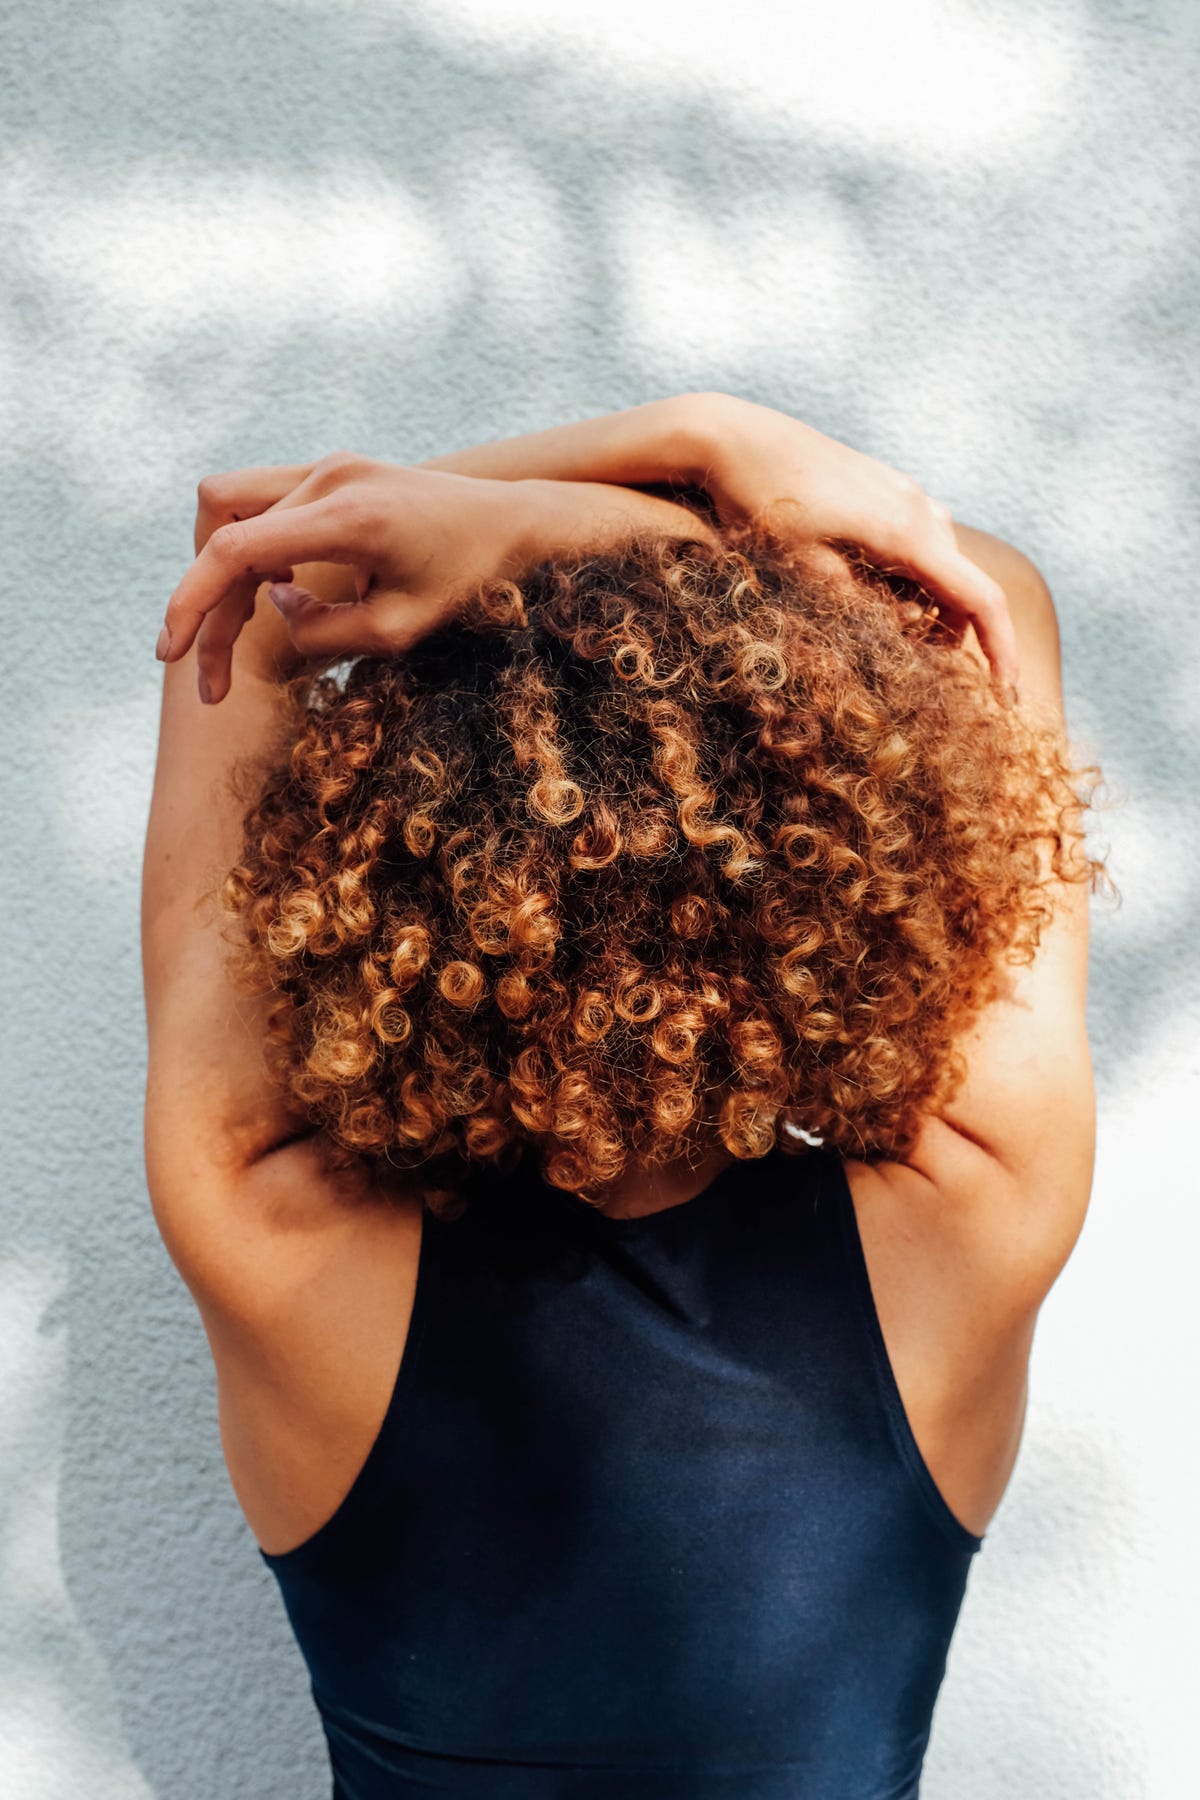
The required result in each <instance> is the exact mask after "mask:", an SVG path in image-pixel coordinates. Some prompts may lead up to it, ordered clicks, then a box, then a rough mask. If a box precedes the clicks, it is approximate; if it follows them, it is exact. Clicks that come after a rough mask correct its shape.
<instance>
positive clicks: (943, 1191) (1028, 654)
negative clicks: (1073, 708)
mask: <svg viewBox="0 0 1200 1800" xmlns="http://www.w3.org/2000/svg"><path fill="white" fill-rule="evenodd" d="M956 530H957V532H958V536H959V539H960V541H961V542H962V543H963V545H964V548H966V549H967V550H968V551H969V553H970V555H971V556H973V557H974V558H976V559H977V560H978V561H979V563H980V564H981V566H983V567H985V568H987V569H989V570H990V572H991V573H992V574H993V575H994V577H995V578H996V579H997V580H998V581H1001V582H1003V584H1004V586H1005V589H1006V592H1007V594H1008V598H1009V603H1010V606H1011V610H1012V617H1013V621H1014V624H1015V628H1016V632H1017V638H1018V643H1019V648H1020V657H1021V667H1022V702H1023V704H1024V705H1026V706H1027V707H1028V708H1029V709H1030V710H1031V712H1032V713H1033V714H1034V715H1035V716H1036V718H1037V719H1038V721H1039V722H1040V723H1043V724H1046V725H1050V726H1053V727H1055V728H1057V729H1058V730H1059V732H1060V734H1061V735H1062V738H1063V740H1064V741H1065V738H1066V717H1065V710H1064V705H1063V690H1062V658H1061V649H1060V642H1059V630H1058V620H1057V616H1056V613H1055V608H1054V602H1053V599H1052V597H1051V595H1050V591H1049V589H1048V587H1047V585H1046V583H1045V581H1044V580H1043V579H1042V576H1041V575H1040V573H1039V572H1038V570H1037V569H1036V567H1035V566H1034V565H1033V563H1031V562H1030V561H1029V559H1028V558H1027V557H1025V556H1023V555H1022V554H1021V552H1020V551H1018V550H1015V549H1014V548H1013V547H1012V546H1011V545H1009V544H1006V543H1004V542H1003V541H1002V540H1001V539H998V538H995V537H992V536H991V535H990V534H988V533H986V532H982V531H978V530H975V529H973V528H971V527H969V526H958V527H956ZM965 648H966V649H967V650H968V652H969V653H971V654H973V655H975V656H976V657H977V658H978V657H979V656H980V652H979V649H978V645H977V644H974V643H973V642H972V640H971V639H970V637H968V639H967V641H966V644H965ZM1041 876H1042V880H1043V882H1044V883H1045V892H1046V895H1047V898H1048V899H1050V900H1051V902H1052V904H1053V909H1054V910H1053V917H1052V919H1051V921H1050V922H1049V923H1048V924H1047V925H1045V926H1043V928H1042V931H1041V936H1040V941H1039V944H1038V947H1037V951H1036V953H1035V956H1034V960H1033V962H1032V964H1027V965H1026V964H1022V965H1011V964H1009V965H1006V969H1005V979H1006V988H1005V991H1004V992H1003V993H1002V994H1001V996H1000V997H999V998H997V999H996V1000H994V1001H993V1002H992V1003H991V1004H990V1005H989V1006H988V1007H987V1008H986V1009H985V1010H984V1012H983V1013H982V1014H981V1015H980V1017H979V1018H978V1019H977V1020H976V1021H975V1022H974V1024H973V1025H972V1027H971V1029H970V1030H969V1031H968V1032H967V1034H966V1036H965V1038H964V1039H963V1041H962V1043H961V1044H960V1045H959V1046H958V1048H959V1049H960V1050H961V1051H962V1054H963V1057H964V1061H965V1063H966V1069H967V1073H966V1078H965V1080H964V1081H963V1083H962V1085H961V1086H960V1088H959V1089H958V1091H957V1093H956V1094H955V1095H954V1097H953V1099H952V1100H951V1101H950V1102H949V1103H948V1104H946V1105H945V1106H944V1107H943V1108H942V1109H941V1110H940V1112H939V1113H938V1114H937V1115H936V1116H932V1117H930V1118H929V1119H928V1120H927V1121H926V1122H925V1124H924V1126H923V1128H922V1131H921V1133H920V1135H919V1137H918V1139H917V1142H916V1145H915V1146H914V1148H913V1150H912V1153H911V1154H910V1156H909V1158H908V1159H907V1162H906V1164H905V1165H904V1168H905V1170H907V1171H911V1172H915V1174H916V1175H917V1176H919V1177H921V1178H923V1180H924V1182H925V1184H926V1185H927V1186H928V1187H929V1188H930V1189H931V1190H932V1191H934V1192H936V1193H938V1194H940V1195H942V1196H943V1197H946V1196H948V1197H949V1198H950V1200H951V1201H952V1214H953V1217H954V1221H955V1230H956V1231H961V1232H962V1234H963V1237H964V1240H965V1241H969V1242H971V1243H972V1244H974V1245H975V1247H976V1250H977V1251H978V1253H979V1255H980V1257H981V1258H982V1261H983V1264H984V1266H985V1267H986V1269H987V1271H988V1280H989V1282H992V1283H993V1284H994V1283H996V1282H1000V1283H1001V1285H1003V1281H1004V1276H1003V1271H1004V1270H1007V1271H1008V1278H1007V1279H1008V1282H1009V1285H1008V1287H1007V1289H1006V1291H1007V1292H1008V1293H1009V1294H1010V1295H1011V1296H1015V1297H1016V1302H1017V1304H1026V1305H1027V1306H1028V1307H1033V1306H1035V1305H1036V1303H1037V1302H1038V1301H1040V1299H1041V1298H1042V1296H1043V1294H1044V1293H1045V1291H1046V1290H1047V1288H1048V1287H1049V1286H1050V1285H1051V1283H1052V1281H1053V1280H1054V1278H1055V1277H1056V1275H1057V1274H1058V1272H1059V1270H1060V1269H1061V1268H1062V1266H1063V1264H1064V1263H1065V1262H1066V1260H1067V1257H1068V1256H1069V1254H1070V1252H1071V1249H1072V1247H1073V1246H1074V1244H1075V1241H1076V1239H1077V1238H1078V1235H1079V1232H1080V1230H1081V1228H1082V1225H1083V1220H1084V1216H1085V1213H1086V1209H1087V1204H1088V1199H1089V1196H1090V1192H1091V1184H1092V1174H1093V1165H1094V1158H1095V1141H1096V1138H1095V1133H1096V1113H1095V1088H1094V1080H1093V1069H1092V1060H1091V1052H1090V1046H1089V1042H1088V1034H1087V988H1088V943H1089V893H1090V888H1089V884H1088V882H1087V881H1083V880H1076V881H1068V880H1063V879H1060V878H1058V877H1056V876H1055V875H1054V873H1053V870H1052V868H1051V865H1050V846H1049V843H1048V841H1047V840H1043V843H1042V865H1041ZM939 1218H940V1219H941V1220H942V1222H941V1223H940V1224H939V1226H938V1230H939V1232H944V1231H945V1229H946V1224H945V1216H944V1215H942V1214H941V1213H939ZM1022 1296H1024V1302H1022V1299H1021V1297H1022Z"/></svg>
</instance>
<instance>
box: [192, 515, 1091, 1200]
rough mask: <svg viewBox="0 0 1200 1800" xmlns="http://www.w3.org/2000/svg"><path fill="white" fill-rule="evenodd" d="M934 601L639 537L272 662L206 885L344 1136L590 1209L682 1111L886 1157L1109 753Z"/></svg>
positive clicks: (736, 549) (921, 1105) (1062, 853)
mask: <svg viewBox="0 0 1200 1800" xmlns="http://www.w3.org/2000/svg"><path fill="white" fill-rule="evenodd" d="M922 599H923V596H921V595H920V593H919V590H917V589H916V588H914V587H912V586H910V585H908V584H904V583H902V582H899V581H897V580H895V579H887V578H885V577H883V576H881V575H877V574H872V573H871V572H869V571H866V570H864V569H859V570H857V571H856V572H855V574H854V575H853V577H852V578H850V577H848V578H847V579H844V580H842V579H838V578H835V577H834V576H832V575H830V574H829V573H828V572H825V570H824V569H822V571H821V572H818V569H817V568H816V566H815V565H813V564H811V563H810V562H807V561H806V560H805V559H804V558H803V557H800V556H797V555H795V554H790V553H789V552H787V551H786V550H785V549H784V548H783V547H782V546H781V545H780V544H779V543H778V542H776V541H774V540H773V539H772V538H771V537H769V536H768V535H767V534H766V532H765V531H763V530H762V529H759V530H754V531H751V530H746V531H743V532H740V533H733V534H728V535H727V537H726V540H725V542H724V543H723V544H722V545H721V546H719V547H715V546H712V545H709V544H706V543H703V542H700V541H687V542H680V541H679V540H670V539H659V538H651V537H646V536H643V537H639V538H635V539H632V540H631V541H630V542H629V543H628V545H626V546H625V547H624V548H622V549H620V550H618V551H616V552H612V553H610V552H606V553H604V554H603V555H595V556H591V557H585V556H578V557H575V558H574V559H573V560H571V561H556V562H553V563H545V564H543V565H542V566H541V567H540V568H538V569H537V570H535V571H534V572H533V573H532V574H531V575H530V576H529V577H528V578H526V579H525V580H523V581H522V582H521V584H520V585H519V586H518V585H515V584H513V583H511V582H496V583H494V584H491V585H489V586H487V587H485V588H483V589H482V590H481V591H479V592H478V593H477V594H476V595H474V596H473V597H472V598H471V599H470V601H469V602H468V603H467V604H466V606H465V607H464V609H463V610H462V611H461V612H460V613H459V615H458V616H457V617H456V618H455V619H454V621H453V623H452V624H450V625H449V626H447V627H446V628H445V629H443V630H441V631H439V632H437V633H436V634H435V635H432V636H430V637H427V638H426V639H424V640H423V641H422V642H421V643H420V644H418V645H417V646H416V648H415V649H413V650H411V651H408V652H406V653H405V654H404V655H403V656H401V657H397V658H395V659H385V658H377V657H360V658H359V659H358V660H356V661H354V662H352V663H350V664H348V665H346V666H345V668H344V669H343V670H342V672H341V673H340V674H338V673H331V672H329V671H328V670H326V671H325V672H323V673H321V674H318V675H308V676H302V677H297V678H296V679H295V680H293V681H292V682H291V683H289V684H288V685H287V688H286V689H285V693H284V697H285V700H286V705H287V717H286V735H285V737H284V738H283V739H282V740H281V743H280V747H279V750H278V753H277V755H276V756H275V757H274V759H273V760H272V761H271V762H270V764H269V766H267V767H265V768H264V767H263V766H261V765H259V766H258V767H256V768H255V769H253V770H249V769H248V770H245V771H243V778H244V779H248V780H249V783H250V785H249V786H248V787H247V788H246V790H245V795H246V797H247V798H248V799H249V800H250V802H251V803H250V804H249V808H248V811H247V813H246V818H245V832H244V843H243V848H242V855H241V858H240V860H239V861H238V863H237V865H236V866H235V867H234V868H233V869H232V870H230V872H229V874H228V875H227V877H226V879H225V881H224V884H223V887H222V890H221V899H222V904H223V906H224V908H225V909H226V911H227V913H228V914H230V915H232V917H233V918H234V920H235V921H236V931H235V933H234V935H233V938H232V941H231V964H230V967H231V973H232V974H233V976H234V978H235V980H236V981H237V982H238V983H239V985H241V986H242V987H244V988H245V989H247V990H248V991H255V992H269V993H270V994H272V995H273V1002H272V1005H271V1007H270V1009H269V1010H270V1018H269V1037H268V1054H269V1057H270V1060H271V1064H272V1067H273V1069H274V1072H275V1074H276V1077H277V1079H278V1081H279V1082H280V1084H281V1087H282V1088H283V1090H284V1091H285V1092H286V1094H287V1095H288V1097H289V1098H290V1099H291V1101H292V1102H293V1103H294V1104H295V1105H296V1106H298V1107H299V1108H300V1109H302V1110H303V1111H304V1112H305V1113H306V1114H307V1115H308V1117H309V1118H310V1119H311V1121H312V1122H313V1124H314V1126H317V1127H319V1128H321V1130H322V1134H323V1137H324V1138H325V1139H326V1141H327V1143H328V1144H329V1145H330V1146H331V1147H332V1153H333V1157H334V1161H335V1162H340V1163H341V1165H342V1166H344V1167H349V1166H351V1165H354V1166H357V1167H361V1166H362V1165H363V1164H364V1162H365V1164H366V1165H367V1166H368V1167H369V1169H370V1170H371V1172H372V1173H373V1174H374V1175H375V1176H377V1177H378V1178H379V1179H380V1181H381V1182H384V1183H386V1184H391V1183H394V1182H395V1180H396V1177H397V1173H398V1172H405V1171H411V1172H412V1179H411V1180H410V1183H409V1185H410V1186H416V1187H417V1188H419V1189H420V1190H421V1191H423V1192H424V1193H425V1196H426V1199H427V1201H428V1203H429V1204H430V1205H431V1206H432V1207H433V1208H434V1209H435V1210H437V1211H443V1212H446V1213H452V1212H453V1211H454V1210H456V1208H457V1207H459V1206H460V1205H461V1204H462V1195H463V1193H465V1192H466V1191H467V1189H468V1187H469V1185H470V1180H471V1178H472V1177H473V1175H474V1174H476V1173H485V1172H486V1170H487V1169H488V1168H489V1167H492V1168H495V1169H500V1170H508V1169H510V1168H512V1167H513V1166H514V1165H515V1163H516V1162H517V1161H519V1160H520V1158H521V1156H522V1154H523V1153H524V1152H525V1151H527V1150H532V1151H533V1152H534V1154H535V1155H536V1157H537V1159H538V1163H539V1166H540V1168H541V1170H542V1173H543V1175H544V1177H545V1179H546V1180H547V1181H548V1182H549V1183H550V1184H551V1185H553V1186H557V1187H560V1188H565V1189H568V1190H570V1191H573V1192H575V1193H578V1194H580V1195H583V1196H585V1197H594V1196H595V1195H596V1194H597V1193H598V1191H599V1190H600V1189H601V1188H602V1187H604V1186H605V1185H606V1184H608V1183H610V1182H612V1181H614V1180H616V1178H617V1177H619V1176H620V1175H621V1173H622V1171H623V1170H624V1168H625V1166H626V1162H627V1159H630V1158H634V1159H637V1160H638V1161H642V1162H646V1163H650V1164H659V1163H664V1162H670V1161H674V1160H677V1159H680V1158H683V1157H685V1156H687V1155H688V1154H689V1149H690V1147H691V1146H692V1145H693V1144H694V1143H695V1142H696V1141H697V1140H698V1138H699V1137H700V1136H701V1135H703V1134H705V1133H707V1134H709V1135H710V1136H711V1134H712V1133H714V1132H715V1134H716V1135H717V1136H718V1137H719V1139H720V1141H721V1142H722V1143H723V1144H724V1146H725V1147H726V1149H727V1150H728V1151H729V1152H731V1153H732V1154H733V1155H734V1156H735V1157H739V1158H750V1157H757V1156H761V1155H762V1154H763V1153H764V1152H765V1151H766V1150H768V1149H769V1148H771V1147H772V1146H773V1145H775V1144H777V1143H778V1144H779V1145H780V1146H781V1147H785V1148H788V1149H793V1150H796V1151H797V1152H798V1153H801V1154H802V1153H803V1152H804V1148H805V1144H804V1141H803V1140H801V1141H799V1142H797V1140H796V1138H795V1137H794V1136H793V1135H792V1133H793V1131H794V1130H795V1129H796V1128H800V1129H802V1130H803V1131H805V1132H807V1133H808V1134H809V1136H810V1138H811V1137H816V1138H819V1139H820V1140H822V1141H823V1142H824V1143H825V1144H826V1145H828V1146H830V1147H832V1148H833V1149H835V1150H838V1151H841V1152H843V1153H844V1154H846V1155H852V1156H856V1157H873V1156H886V1157H897V1156H902V1155H904V1154H905V1153H906V1151H907V1150H908V1149H909V1148H911V1145H912V1143H913V1140H914V1138H915V1135H916V1132H917V1129H918V1127H919V1124H920V1120H921V1115H922V1114H924V1113H927V1112H928V1111H929V1110H931V1109H932V1108H934V1107H936V1106H937V1105H938V1104H939V1103H941V1102H944V1101H945V1100H946V1099H947V1098H948V1097H949V1096H950V1095H951V1094H952V1093H953V1091H954V1090H955V1088H956V1087H957V1086H958V1084H959V1082H960V1081H961V1079H962V1077H963V1075H964V1073H965V1069H964V1067H963V1064H962V1060H961V1057H960V1056H958V1055H957V1054H956V1053H955V1051H954V1044H955V1040H956V1039H958V1038H959V1036H960V1034H961V1033H962V1032H963V1031H964V1029H965V1028H966V1027H967V1026H968V1025H969V1023H970V1021H971V1019H972V1018H973V1017H974V1016H975V1014H976V1013H977V1012H978V1011H979V1010H980V1008H981V1007H982V1006H984V1005H985V1004H986V1003H987V1002H988V1001H989V1000H990V999H992V998H993V997H994V996H995V994H996V992H997V991H998V985H997V983H998V973H999V965H1000V961H1001V959H1002V958H1007V960H1009V961H1012V962H1025V963H1028V962H1029V961H1031V960H1032V957H1033V953H1034V951H1035V949H1036V946H1037V943H1038V939H1039V934H1040V931H1041V928H1042V926H1043V924H1044V923H1045V922H1046V921H1047V920H1048V919H1049V917H1050V913H1051V906H1050V902H1049V900H1048V898H1047V895H1046V892H1045V890H1044V877H1040V876H1039V866H1040V863H1039V852H1038V840H1039V837H1043V838H1044V837H1048V838H1049V839H1050V840H1051V842H1052V844H1053V867H1054V871H1055V873H1056V874H1057V875H1058V876H1059V877H1060V878H1064V879H1070V880H1072V881H1087V882H1089V883H1090V885H1091V886H1092V887H1093V888H1094V887H1095V886H1096V884H1097V880H1098V878H1099V876H1100V874H1101V873H1102V872H1103V868H1104V865H1103V863H1101V862H1099V861H1097V860H1096V859H1094V858H1091V857H1089V856H1087V855H1086V853H1084V852H1083V850H1082V848H1081V846H1082V841H1083V831H1082V826H1081V823H1080V821H1081V818H1082V813H1083V808H1084V806H1085V805H1086V804H1087V801H1086V799H1084V798H1083V797H1081V795H1080V794H1079V792H1078V791H1077V788H1076V785H1075V784H1076V782H1077V780H1078V778H1079V776H1080V775H1082V774H1090V775H1096V776H1098V775H1099V770H1098V769H1097V768H1096V767H1095V765H1094V764H1092V765H1088V767H1087V768H1086V769H1085V770H1076V769H1073V768H1072V766H1071V764H1070V761H1069V760H1068V757H1069V746H1068V745H1067V743H1066V742H1065V740H1064V739H1063V737H1062V734H1061V731H1055V730H1053V729H1051V728H1049V727H1048V726H1046V725H1045V724H1039V723H1035V721H1034V720H1033V719H1032V717H1031V716H1030V715H1029V714H1028V713H1027V711H1026V710H1025V708H1024V707H1022V706H1017V707H1014V708H1009V707H1006V706H1005V705H1004V704H1003V703H1002V702H1001V700H999V699H998V698H997V696H996V694H995V693H994V691H993V689H992V687H991V685H990V683H989V680H988V677H987V675H986V674H985V672H984V671H983V669H982V668H981V667H980V665H979V664H978V663H977V662H976V661H975V660H974V659H973V658H972V657H970V656H968V655H967V654H966V653H965V652H964V651H963V650H962V649H961V647H959V646H958V645H956V644H955V643H953V642H952V641H950V640H948V639H947V638H946V636H945V635H944V634H943V633H942V632H941V628H940V627H938V626H937V625H936V623H935V622H934V620H933V618H932V617H931V614H930V612H929V611H928V610H927V608H926V607H925V606H923V604H922ZM788 1128H791V1130H789V1129H788Z"/></svg>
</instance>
